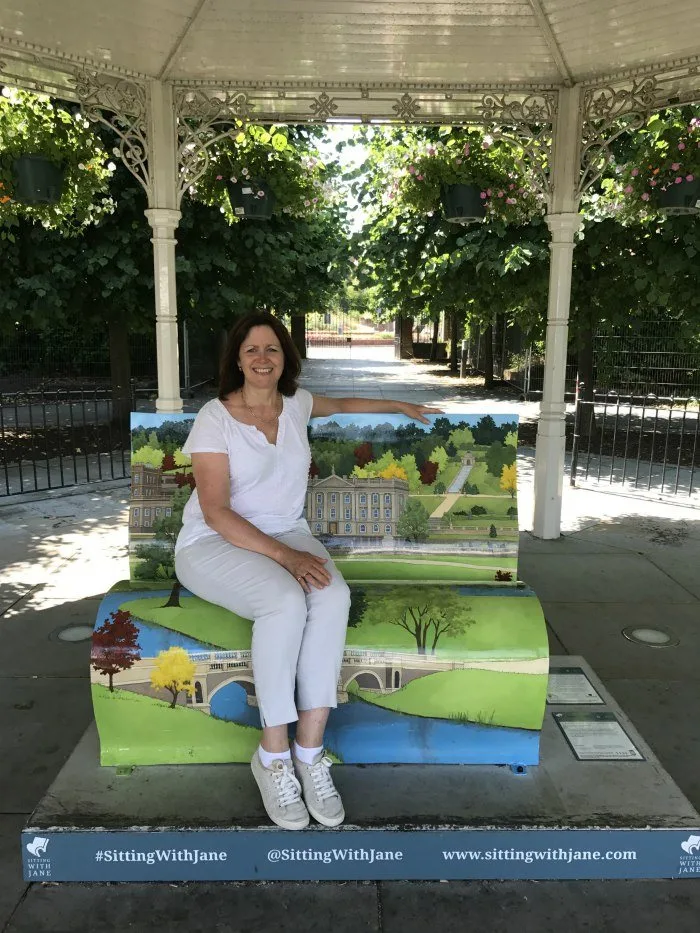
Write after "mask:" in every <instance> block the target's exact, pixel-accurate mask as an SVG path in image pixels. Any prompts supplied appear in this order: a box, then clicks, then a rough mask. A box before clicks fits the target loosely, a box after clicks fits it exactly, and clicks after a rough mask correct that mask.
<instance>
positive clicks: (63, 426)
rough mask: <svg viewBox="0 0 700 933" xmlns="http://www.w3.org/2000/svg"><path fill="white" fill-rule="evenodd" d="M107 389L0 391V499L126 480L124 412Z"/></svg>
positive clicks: (126, 417)
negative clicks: (88, 484)
mask: <svg viewBox="0 0 700 933" xmlns="http://www.w3.org/2000/svg"><path fill="white" fill-rule="evenodd" d="M129 407H131V408H133V407H134V402H133V398H132V399H131V400H129V405H124V404H123V403H120V402H118V401H117V400H115V399H114V397H113V393H112V390H111V389H62V390H58V391H55V392H42V391H34V392H32V391H30V392H11V393H9V392H7V393H0V497H3V496H11V495H16V494H19V493H24V492H38V491H44V490H49V489H59V488H61V487H65V486H76V485H81V484H84V483H92V482H95V481H98V480H107V479H122V478H124V477H127V476H129V467H130V459H129V450H130V438H129V412H128V410H127V409H128V408H129Z"/></svg>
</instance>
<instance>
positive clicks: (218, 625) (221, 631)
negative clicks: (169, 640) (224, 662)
mask: <svg viewBox="0 0 700 933" xmlns="http://www.w3.org/2000/svg"><path fill="white" fill-rule="evenodd" d="M166 600H167V596H159V597H147V598H145V599H132V600H129V601H127V602H124V603H122V604H121V606H120V607H119V608H120V609H127V610H128V611H129V612H131V613H132V615H134V616H136V618H138V619H143V621H144V622H153V623H155V624H156V625H162V626H163V627H164V628H169V629H173V631H175V632H180V633H181V634H183V635H189V636H190V638H195V639H197V641H201V642H204V643H205V644H207V645H215V646H216V647H217V648H224V649H226V650H227V651H234V650H240V649H246V650H247V649H249V648H250V641H251V636H252V622H250V621H249V620H248V619H242V618H241V616H237V615H235V614H234V613H233V612H229V610H228V609H223V608H222V607H221V606H215V605H214V604H213V603H208V602H205V600H203V599H200V598H199V597H198V596H185V597H181V598H180V603H181V604H182V605H181V607H180V608H177V607H174V608H170V609H165V608H163V603H164V602H165V601H166Z"/></svg>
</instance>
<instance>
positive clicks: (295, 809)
mask: <svg viewBox="0 0 700 933" xmlns="http://www.w3.org/2000/svg"><path fill="white" fill-rule="evenodd" d="M250 767H251V770H252V772H253V777H254V778H255V782H256V784H257V785H258V787H259V789H260V795H261V797H262V802H263V806H264V807H265V810H266V812H267V815H268V816H269V817H270V819H271V820H272V822H273V823H276V824H277V825H278V826H281V827H282V829H306V827H307V826H308V825H309V811H308V810H307V809H306V807H305V806H304V801H303V800H302V799H301V786H300V784H299V781H297V779H296V777H295V776H294V766H293V765H292V763H291V761H290V760H289V759H288V758H287V759H284V758H276V759H275V760H274V761H273V762H272V765H271V766H270V767H269V768H266V767H265V766H264V765H263V763H262V762H261V761H260V756H259V755H258V751H257V749H256V750H255V754H254V755H253V757H252V759H251V762H250Z"/></svg>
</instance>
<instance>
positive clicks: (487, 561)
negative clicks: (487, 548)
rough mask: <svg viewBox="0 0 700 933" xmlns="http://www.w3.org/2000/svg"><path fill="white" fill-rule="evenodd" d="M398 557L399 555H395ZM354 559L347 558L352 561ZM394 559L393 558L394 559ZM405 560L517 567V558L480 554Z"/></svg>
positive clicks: (413, 555) (424, 556)
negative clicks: (483, 555)
mask: <svg viewBox="0 0 700 933" xmlns="http://www.w3.org/2000/svg"><path fill="white" fill-rule="evenodd" d="M396 556H397V557H400V556H401V555H396ZM353 559H354V558H348V560H353ZM377 559H378V560H385V559H386V557H385V556H384V555H378V558H377ZM394 559H395V558H394ZM406 560H411V561H414V560H429V561H438V562H439V563H441V564H445V563H447V564H467V565H469V564H478V565H479V566H480V567H486V568H489V569H492V570H514V569H515V568H516V567H517V564H518V559H517V557H492V556H489V557H482V556H481V555H480V554H461V555H460V554H408V555H406Z"/></svg>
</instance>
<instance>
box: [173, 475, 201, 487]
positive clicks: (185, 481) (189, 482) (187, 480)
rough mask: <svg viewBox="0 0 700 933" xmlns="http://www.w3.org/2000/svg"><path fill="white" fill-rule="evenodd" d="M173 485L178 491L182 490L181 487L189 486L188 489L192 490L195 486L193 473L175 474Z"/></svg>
mask: <svg viewBox="0 0 700 933" xmlns="http://www.w3.org/2000/svg"><path fill="white" fill-rule="evenodd" d="M175 485H176V486H177V488H178V489H182V487H183V486H189V487H190V489H194V488H195V486H196V485H197V483H196V482H195V479H194V473H176V474H175Z"/></svg>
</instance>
